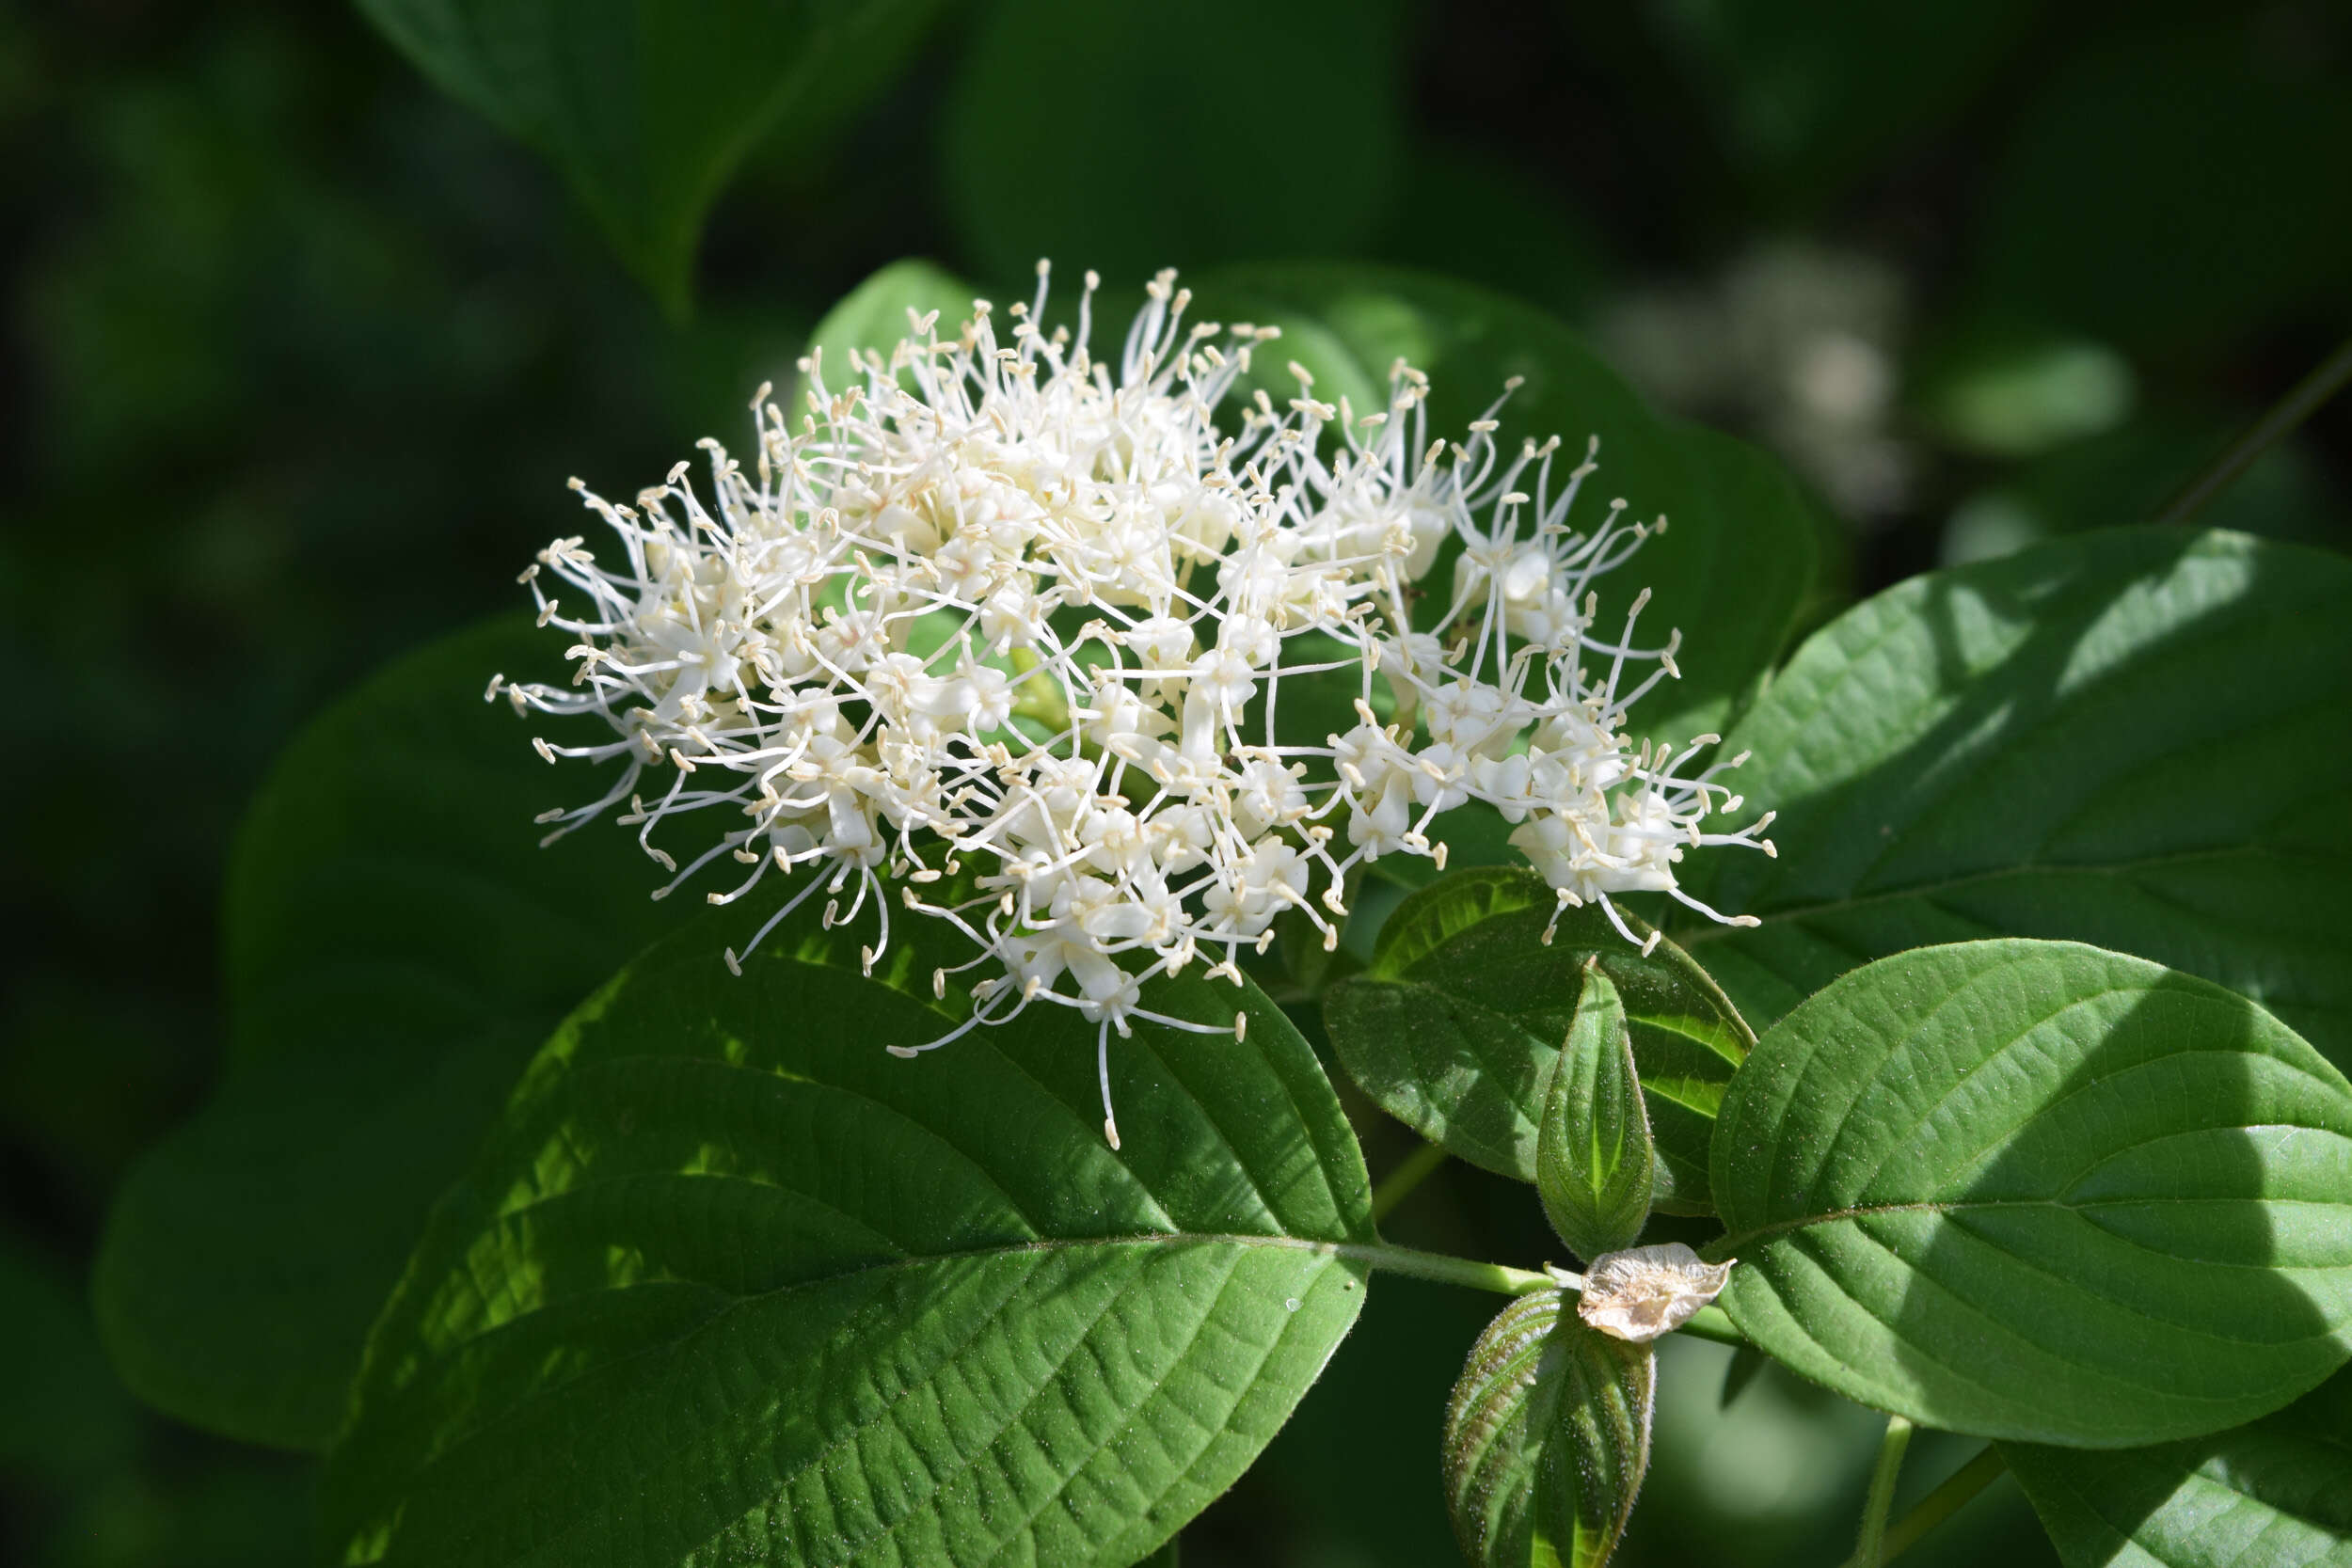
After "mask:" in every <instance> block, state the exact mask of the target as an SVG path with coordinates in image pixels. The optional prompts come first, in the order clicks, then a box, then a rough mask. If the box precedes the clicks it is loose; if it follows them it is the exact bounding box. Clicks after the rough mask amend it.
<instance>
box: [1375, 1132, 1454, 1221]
mask: <svg viewBox="0 0 2352 1568" xmlns="http://www.w3.org/2000/svg"><path fill="white" fill-rule="evenodd" d="M1445 1158H1446V1156H1445V1146H1444V1145H1442V1144H1423V1145H1422V1146H1421V1147H1420V1148H1417V1149H1415V1150H1413V1152H1411V1153H1410V1154H1407V1155H1406V1156H1405V1158H1404V1159H1402V1160H1400V1161H1398V1162H1397V1164H1396V1168H1395V1169H1394V1170H1391V1172H1389V1174H1388V1175H1386V1176H1384V1177H1382V1178H1381V1179H1380V1182H1379V1184H1378V1185H1377V1186H1375V1187H1374V1188H1373V1189H1372V1217H1373V1220H1374V1222H1375V1224H1376V1223H1378V1222H1379V1221H1381V1220H1385V1219H1387V1218H1388V1217H1389V1211H1391V1209H1394V1208H1395V1207H1396V1206H1397V1205H1398V1204H1400V1203H1402V1202H1404V1201H1405V1200H1406V1197H1408V1196H1411V1195H1412V1191H1413V1189H1414V1188H1415V1187H1418V1186H1420V1185H1421V1184H1422V1182H1423V1181H1426V1180H1429V1178H1430V1175H1431V1174H1432V1173H1433V1172H1435V1171H1436V1170H1437V1168H1438V1166H1439V1165H1442V1164H1445Z"/></svg>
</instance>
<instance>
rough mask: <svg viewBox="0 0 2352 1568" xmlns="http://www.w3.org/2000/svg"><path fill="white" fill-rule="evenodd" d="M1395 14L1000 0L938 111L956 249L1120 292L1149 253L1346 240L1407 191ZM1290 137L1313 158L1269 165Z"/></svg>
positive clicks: (1359, 241)
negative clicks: (1047, 268) (1088, 279)
mask: <svg viewBox="0 0 2352 1568" xmlns="http://www.w3.org/2000/svg"><path fill="white" fill-rule="evenodd" d="M1403 13H1404V7H1403V5H1402V4H1401V3H1400V0H1284V3H1283V4H1282V5H1279V6H1265V5H1259V4H1255V3H1254V0H1189V3H1188V4H1186V5H1185V6H1184V8H1182V9H1181V10H1168V9H1165V8H1159V7H1152V6H1105V5H1101V4H1097V3H1095V0H996V3H995V4H993V5H992V6H990V7H988V8H986V9H985V11H983V12H982V13H981V14H980V16H979V17H978V18H977V25H976V26H975V28H974V36H973V38H972V40H971V43H970V45H969V47H968V48H967V49H966V50H965V51H964V54H963V58H962V61H961V65H960V67H959V68H958V70H957V72H956V77H955V80H954V82H953V84H952V85H951V86H950V87H949V89H948V91H947V95H946V101H945V103H943V104H942V107H941V114H940V119H939V135H940V142H939V158H940V167H941V171H942V174H943V176H944V178H945V185H944V189H943V195H944V198H945V200H946V211H947V214H948V216H949V217H950V219H951V220H952V221H953V222H954V223H955V225H956V228H957V230H958V232H959V234H960V236H961V240H962V245H961V249H962V250H964V251H965V252H966V253H968V254H970V255H971V256H973V257H974V258H975V259H976V260H977V264H978V266H979V270H980V272H981V273H982V275H983V276H986V277H994V278H1004V279H1017V278H1023V277H1027V276H1028V272H1029V268H1030V266H1031V265H1032V264H1033V263H1034V262H1035V261H1037V259H1038V258H1039V257H1041V256H1050V257H1052V258H1053V259H1054V260H1055V261H1057V263H1059V264H1061V265H1063V266H1066V267H1069V268H1071V269H1073V272H1074V271H1075V270H1077V269H1082V268H1087V267H1092V268H1095V269H1096V270H1098V271H1099V272H1100V273H1101V274H1102V275H1103V277H1104V279H1105V280H1106V281H1107V282H1108V283H1109V284H1110V285H1111V287H1112V288H1113V289H1114V290H1121V291H1123V290H1133V289H1137V288H1140V287H1141V285H1142V283H1143V281H1144V279H1146V278H1148V277H1151V276H1152V274H1153V273H1154V272H1157V271H1158V270H1159V269H1160V268H1162V267H1170V266H1174V267H1185V268H1191V267H1198V266H1201V265H1205V264H1209V263H1213V262H1217V261H1234V260H1238V259H1241V258H1245V257H1251V256H1269V255H1271V256H1280V255H1299V254H1320V255H1329V254H1332V253H1335V252H1338V253H1344V252H1347V251H1349V250H1353V249H1356V248H1359V246H1361V245H1363V244H1364V243H1365V242H1366V241H1368V240H1369V239H1371V238H1372V236H1373V234H1374V233H1375V230H1376V229H1377V228H1378V226H1379V224H1380V221H1381V219H1382V218H1383V216H1384V215H1385V214H1387V212H1388V211H1389V209H1390V208H1391V204H1392V203H1397V204H1399V205H1401V204H1402V203H1398V202H1397V198H1400V197H1402V196H1403V195H1404V191H1403V189H1402V182H1401V180H1400V179H1399V178H1398V175H1399V170H1398V169H1397V167H1396V165H1397V161H1398V154H1399V150H1400V144H1401V143H1402V141H1403V129H1404V127H1403V119H1404V104H1403V102H1402V100H1403V88H1404V87H1405V71H1404V69H1403V68H1404V64H1405V61H1404V58H1403V51H1402V47H1401V46H1402V44H1403V43H1404V27H1403V21H1404V16H1403ZM1229 40H1230V42H1231V43H1232V45H1233V46H1234V49H1235V52H1234V53H1232V54H1230V55H1229V54H1225V53H1224V52H1223V51H1222V49H1221V48H1220V45H1222V44H1224V43H1225V42H1227V41H1229ZM1291 156H1298V157H1300V158H1302V159H1303V160H1305V162H1304V163H1303V164H1302V165H1299V167H1302V168H1306V167H1311V173H1309V174H1303V175H1302V177H1299V178H1288V177H1285V176H1284V174H1283V173H1281V172H1280V170H1281V168H1283V167H1284V164H1283V163H1282V160H1284V159H1285V158H1288V157H1291Z"/></svg>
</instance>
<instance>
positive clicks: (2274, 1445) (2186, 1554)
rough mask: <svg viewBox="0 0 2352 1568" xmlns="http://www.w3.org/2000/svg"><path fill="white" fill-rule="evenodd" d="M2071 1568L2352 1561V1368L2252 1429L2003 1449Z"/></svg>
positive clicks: (2337, 1567) (2238, 1567) (2334, 1567)
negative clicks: (2155, 1441)
mask: <svg viewBox="0 0 2352 1568" xmlns="http://www.w3.org/2000/svg"><path fill="white" fill-rule="evenodd" d="M2001 1457H2002V1458H2004V1459H2006V1460H2008V1461H2009V1467H2010V1470H2011V1471H2013V1472H2015V1474H2016V1476H2017V1480H2018V1481H2019V1482H2020V1483H2021V1484H2022V1485H2023V1486H2024V1487H2025V1489H2026V1497H2030V1498H2031V1499H2032V1500H2033V1506H2034V1511H2035V1512H2036V1513H2039V1514H2041V1515H2042V1528H2044V1529H2046V1530H2048V1531H2049V1534H2050V1540H2051V1542H2052V1544H2055V1545H2056V1546H2057V1547H2058V1556H2059V1557H2060V1558H2061V1559H2063V1560H2064V1561H2065V1563H2066V1568H2106V1564H2109V1563H2130V1564H2133V1565H2135V1568H2156V1565H2161V1568H2343V1565H2344V1564H2345V1563H2352V1484H2347V1481H2352V1371H2343V1372H2338V1373H2337V1374H2336V1375H2335V1376H2334V1377H2331V1378H2329V1379H2328V1381H2327V1382H2325V1383H2323V1384H2321V1385H2320V1386H2318V1387H2316V1388H2314V1389H2312V1391H2311V1392H2310V1393H2308V1394H2306V1395H2304V1396H2303V1397H2302V1398H2301V1399H2299V1400H2297V1401H2296V1402H2295V1403H2293V1404H2291V1405H2288V1406H2287V1407H2286V1408H2285V1409H2284V1410H2280V1411H2277V1412H2274V1413H2273V1414H2271V1415H2268V1416H2265V1417H2264V1418H2262V1419H2261V1420H2259V1421H2255V1422H2253V1423H2251V1424H2250V1425H2248V1426H2242V1427H2237V1428H2234V1429H2233V1430H2231V1431H2229V1432H2221V1433H2215V1434H2214V1435H2212V1436H2210V1437H2198V1438H2192V1439H2190V1440H2188V1441H2187V1442H2184V1443H2167V1444H2164V1445H2162V1446H2161V1447H2157V1448H2151V1449H2121V1450H2119V1451H2115V1452H2109V1453H2087V1452H2084V1451H2082V1450H2081V1449H2052V1448H2042V1447H2038V1446H2036V1445H2033V1444H2029V1443H2004V1444H2002V1445H2001Z"/></svg>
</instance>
